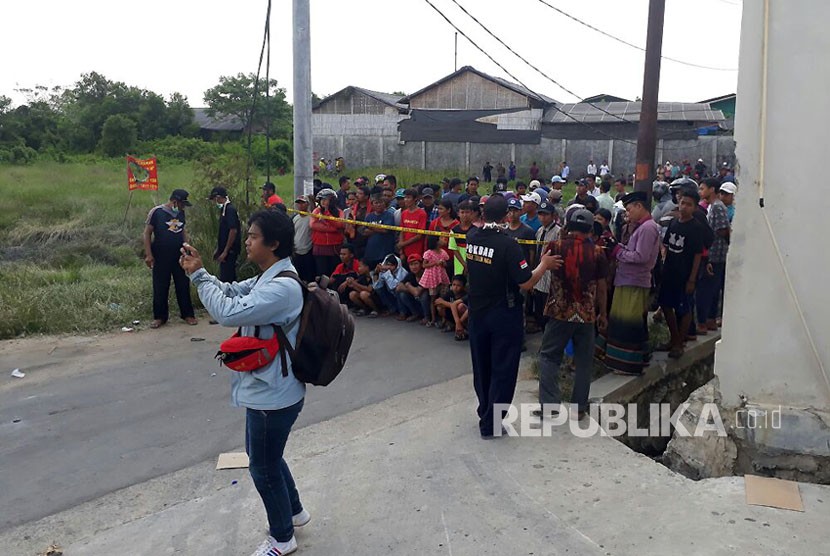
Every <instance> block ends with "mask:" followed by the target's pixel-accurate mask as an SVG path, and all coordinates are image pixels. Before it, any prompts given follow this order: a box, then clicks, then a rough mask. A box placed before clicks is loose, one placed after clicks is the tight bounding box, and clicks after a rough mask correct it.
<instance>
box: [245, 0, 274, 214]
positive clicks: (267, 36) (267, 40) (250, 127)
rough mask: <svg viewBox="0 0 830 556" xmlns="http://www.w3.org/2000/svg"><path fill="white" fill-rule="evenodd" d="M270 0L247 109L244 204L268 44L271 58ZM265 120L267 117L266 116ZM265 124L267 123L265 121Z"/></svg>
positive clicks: (249, 178)
mask: <svg viewBox="0 0 830 556" xmlns="http://www.w3.org/2000/svg"><path fill="white" fill-rule="evenodd" d="M270 37H271V0H268V8H267V10H266V12H265V31H264V32H263V36H262V48H260V50H259V64H258V65H257V69H256V78H255V79H254V93H253V99H252V100H251V110H250V111H248V121H247V124H248V160H247V162H246V164H245V204H246V205H249V204H251V199H250V195H249V193H250V188H251V162H252V161H253V157H252V155H251V141H252V134H253V130H254V125H253V122H254V111H255V110H256V99H257V97H258V96H259V75H260V72H261V71H262V59H263V57H264V56H265V47H266V45H267V46H268V65H269V67H270V60H271V40H270ZM269 67H266V68H265V72H266V74H267V73H268V72H269ZM266 120H267V118H266ZM266 125H267V123H266ZM267 142H268V140H267V138H266V148H267V147H268V145H267ZM266 158H268V159H270V156H266Z"/></svg>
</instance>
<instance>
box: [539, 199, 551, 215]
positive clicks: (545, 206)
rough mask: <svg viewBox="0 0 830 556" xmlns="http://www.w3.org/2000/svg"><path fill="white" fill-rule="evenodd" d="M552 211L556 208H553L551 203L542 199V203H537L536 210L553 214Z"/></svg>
mask: <svg viewBox="0 0 830 556" xmlns="http://www.w3.org/2000/svg"><path fill="white" fill-rule="evenodd" d="M554 211H556V209H555V208H553V205H551V204H549V203H548V202H547V201H542V204H541V205H539V208H538V209H536V212H546V213H548V214H553V213H554Z"/></svg>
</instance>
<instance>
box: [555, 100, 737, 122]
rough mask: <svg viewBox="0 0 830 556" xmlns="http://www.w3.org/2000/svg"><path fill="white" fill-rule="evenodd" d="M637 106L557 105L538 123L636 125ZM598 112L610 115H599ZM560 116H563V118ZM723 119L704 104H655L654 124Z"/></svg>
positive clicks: (598, 104)
mask: <svg viewBox="0 0 830 556" xmlns="http://www.w3.org/2000/svg"><path fill="white" fill-rule="evenodd" d="M641 106H642V103H641V102H599V103H594V104H587V103H584V102H580V103H576V104H561V105H559V106H558V107H557V108H556V109H554V108H548V109H546V110H545V115H544V117H543V118H542V122H543V123H549V124H574V123H588V124H590V123H620V120H619V118H624V119H625V120H627V121H629V122H639V121H640V110H641ZM600 108H601V109H602V110H605V111H606V112H610V113H611V114H613V115H611V114H607V113H606V112H603V111H602V110H600ZM562 112H565V114H567V116H566V115H565V114H563V113H562ZM615 116H616V117H615ZM724 119H725V118H724V116H723V112H721V111H720V110H713V109H712V107H710V106H709V105H708V104H706V103H700V102H659V103H657V120H658V121H662V122H667V121H669V122H678V121H688V122H720V121H723V120H724Z"/></svg>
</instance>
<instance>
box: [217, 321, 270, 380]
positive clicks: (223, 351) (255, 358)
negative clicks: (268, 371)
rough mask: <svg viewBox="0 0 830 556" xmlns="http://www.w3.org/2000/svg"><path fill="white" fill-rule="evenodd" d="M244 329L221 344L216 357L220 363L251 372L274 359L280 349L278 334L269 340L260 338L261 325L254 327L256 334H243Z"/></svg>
mask: <svg viewBox="0 0 830 556" xmlns="http://www.w3.org/2000/svg"><path fill="white" fill-rule="evenodd" d="M241 334H242V329H241V328H240V329H239V330H237V331H236V334H234V335H233V336H231V337H230V338H228V339H227V340H225V341H224V342H222V343H221V344H220V345H219V351H217V352H216V359H218V360H219V364H220V365H225V366H226V367H227V368H229V369H231V370H234V371H239V372H243V373H244V372H250V371H255V370H256V369H259V368H260V367H264V366H265V365H267V364H268V363H270V362H271V361H273V360H274V357H276V355H277V353H278V352H279V350H280V343H279V340H277V335H276V334H274V335H273V336H272V337H270V338H269V339H267V340H261V339H260V338H259V326H256V327H254V336H253V337H252V336H242V335H241Z"/></svg>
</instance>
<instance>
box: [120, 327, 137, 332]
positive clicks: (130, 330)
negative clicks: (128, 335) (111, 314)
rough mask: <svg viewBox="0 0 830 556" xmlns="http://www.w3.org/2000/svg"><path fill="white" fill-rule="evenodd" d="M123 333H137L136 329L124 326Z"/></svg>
mask: <svg viewBox="0 0 830 556" xmlns="http://www.w3.org/2000/svg"><path fill="white" fill-rule="evenodd" d="M121 332H135V328H130V327H129V326H122V327H121Z"/></svg>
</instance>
